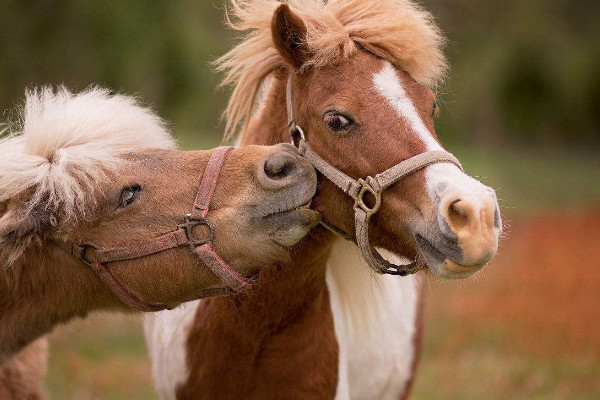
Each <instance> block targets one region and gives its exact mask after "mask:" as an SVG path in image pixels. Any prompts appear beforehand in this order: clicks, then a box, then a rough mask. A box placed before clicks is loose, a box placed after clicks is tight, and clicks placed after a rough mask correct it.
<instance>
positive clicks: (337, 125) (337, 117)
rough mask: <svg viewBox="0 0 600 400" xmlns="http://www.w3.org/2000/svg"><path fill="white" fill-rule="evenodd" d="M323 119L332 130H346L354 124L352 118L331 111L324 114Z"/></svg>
mask: <svg viewBox="0 0 600 400" xmlns="http://www.w3.org/2000/svg"><path fill="white" fill-rule="evenodd" d="M323 121H324V122H325V125H327V127H328V128H329V129H331V130H332V131H334V132H341V131H345V130H348V129H349V128H350V127H351V126H352V125H353V124H354V121H353V120H352V118H350V117H347V116H345V115H342V114H340V113H337V112H333V111H332V112H328V113H327V114H325V117H324V118H323Z"/></svg>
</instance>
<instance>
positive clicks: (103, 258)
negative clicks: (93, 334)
mask: <svg viewBox="0 0 600 400" xmlns="http://www.w3.org/2000/svg"><path fill="white" fill-rule="evenodd" d="M232 149H233V147H230V146H222V147H218V148H216V149H215V150H214V151H213V152H212V154H211V155H210V159H209V160H208V164H207V166H206V169H205V170H204V174H203V175H202V180H201V181H200V186H199V188H198V193H197V195H196V199H195V201H194V205H193V207H192V211H191V212H190V213H189V214H186V215H185V217H184V221H185V222H184V223H182V224H180V225H178V226H177V229H176V230H174V231H172V232H169V233H167V234H164V235H162V236H159V237H157V238H156V239H153V240H151V241H149V242H146V243H143V244H137V245H133V246H126V247H111V248H105V247H100V246H98V245H95V244H93V243H74V244H73V245H72V246H71V253H72V254H73V255H74V256H75V257H77V258H79V259H80V260H81V261H82V262H83V263H84V264H85V265H87V266H88V267H90V269H91V270H92V271H94V272H95V273H96V275H98V277H99V278H100V279H101V280H102V281H103V282H104V283H105V284H106V285H107V286H108V287H109V289H110V290H112V292H113V293H114V294H115V295H116V296H117V297H118V298H119V299H120V300H121V301H122V302H123V303H125V304H127V305H128V306H130V307H132V308H135V309H138V310H139V311H145V312H150V311H161V310H165V309H169V307H168V306H166V305H164V304H153V303H149V302H146V301H144V300H142V299H140V298H139V297H138V296H137V295H135V294H134V293H132V292H131V291H130V290H128V289H127V288H126V287H125V286H123V284H121V283H120V282H119V281H118V280H117V279H116V278H115V276H114V275H113V274H112V272H111V271H110V269H109V268H108V267H107V266H106V265H105V264H106V263H110V262H115V261H124V260H134V259H137V258H143V257H146V256H149V255H152V254H156V253H160V252H163V251H166V250H169V249H175V248H178V247H181V246H189V247H190V248H191V251H192V253H194V254H196V255H197V256H198V257H199V258H200V260H201V261H202V262H203V263H204V264H205V265H206V266H207V267H209V268H210V269H211V271H212V272H214V273H215V275H217V276H218V277H219V278H220V279H221V280H222V281H223V282H224V283H225V284H226V285H227V286H226V287H221V288H211V289H205V290H202V291H200V293H198V295H197V297H196V299H201V298H206V297H212V296H221V295H225V294H229V293H234V292H238V291H240V290H242V289H245V288H248V287H250V285H251V283H252V282H251V280H250V279H248V278H245V277H243V276H241V275H240V274H239V273H237V272H236V271H235V270H234V269H233V268H232V267H231V266H229V265H228V264H227V263H226V262H225V261H223V259H222V258H221V257H219V255H218V254H217V253H216V252H215V250H214V249H213V246H212V240H213V238H214V234H215V231H214V226H213V224H212V223H211V222H210V221H209V220H208V219H207V215H208V211H209V206H210V201H211V199H212V197H213V194H214V191H215V187H216V185H217V182H218V180H219V174H220V172H221V168H222V166H223V163H224V162H225V158H226V157H227V154H229V152H230V151H231V150H232ZM199 225H203V226H205V227H206V228H208V235H207V236H206V237H204V238H197V237H195V236H194V234H193V229H194V227H196V226H199Z"/></svg>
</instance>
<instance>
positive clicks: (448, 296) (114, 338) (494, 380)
mask: <svg viewBox="0 0 600 400" xmlns="http://www.w3.org/2000/svg"><path fill="white" fill-rule="evenodd" d="M183 144H184V146H185V145H187V147H190V146H195V145H196V144H197V143H193V144H191V143H183ZM202 144H203V145H206V143H202ZM212 144H213V143H211V145H212ZM452 150H453V151H454V152H455V153H456V154H457V155H458V156H459V157H460V159H461V160H462V162H463V164H464V166H465V169H466V171H467V172H471V173H473V174H476V175H478V176H480V179H482V180H483V181H484V182H485V183H487V184H488V185H491V186H492V187H494V188H496V189H497V190H498V193H499V197H500V199H501V200H500V202H501V207H502V208H503V213H504V217H505V219H507V223H506V228H505V238H504V241H503V242H502V245H501V249H500V252H499V255H498V257H497V259H496V260H495V261H494V262H493V263H492V265H491V266H490V267H489V268H487V269H486V270H485V271H484V272H483V273H482V274H480V275H478V276H476V277H474V278H472V279H469V280H468V281H460V282H448V281H440V280H436V279H432V280H430V282H429V284H428V301H427V317H426V335H425V347H424V357H423V359H422V363H421V366H420V369H419V374H418V379H417V381H416V386H415V390H414V395H413V398H414V399H427V400H436V399H463V400H470V399H490V400H494V399H516V400H520V399H523V400H525V399H528V400H538V399H539V400H555V399H556V400H559V399H578V400H587V399H590V400H592V399H594V400H595V399H598V398H600V379H599V377H600V340H598V339H599V338H600V298H599V297H598V293H600V272H599V271H598V267H599V266H600V265H599V261H598V260H600V186H599V185H598V182H600V179H599V178H600V160H598V158H597V157H596V158H595V157H594V156H593V154H591V153H590V154H587V155H585V154H579V153H577V154H575V153H567V152H559V153H552V154H548V153H547V154H540V153H526V152H523V151H521V152H510V151H501V152H498V151H496V152H489V153H485V152H481V151H479V152H477V151H474V150H469V149H460V148H459V149H452ZM47 386H48V389H49V392H50V395H51V398H53V399H75V400H86V399H112V400H120V399H128V400H130V399H131V400H133V399H154V398H156V397H155V395H154V393H153V389H152V381H151V373H150V364H149V360H148V357H147V354H146V349H145V343H144V338H143V334H142V330H141V319H140V317H135V316H119V315H106V314H97V315H94V316H92V317H90V318H88V319H87V320H85V321H78V322H75V323H73V324H70V325H68V326H66V327H60V328H59V329H57V330H56V331H55V332H54V333H53V334H52V335H51V355H50V368H49V373H48V378H47Z"/></svg>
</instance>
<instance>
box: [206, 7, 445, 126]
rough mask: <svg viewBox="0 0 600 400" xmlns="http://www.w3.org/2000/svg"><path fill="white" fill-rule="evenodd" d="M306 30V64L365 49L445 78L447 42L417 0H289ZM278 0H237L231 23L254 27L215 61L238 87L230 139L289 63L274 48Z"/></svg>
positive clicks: (426, 76)
mask: <svg viewBox="0 0 600 400" xmlns="http://www.w3.org/2000/svg"><path fill="white" fill-rule="evenodd" d="M285 3H287V4H288V5H289V6H290V7H291V9H292V10H293V11H294V12H295V13H297V14H298V15H299V16H301V17H302V19H303V20H304V23H305V24H306V27H307V39H306V41H307V45H308V48H309V49H310V53H311V54H312V57H311V59H310V60H308V62H307V63H306V64H305V66H304V67H315V68H319V67H323V66H326V65H330V64H334V63H337V62H340V61H343V60H345V59H348V58H349V57H350V56H351V55H352V54H354V53H355V52H356V51H357V50H358V49H359V48H360V47H363V48H366V49H368V50H369V51H371V52H373V53H374V54H377V55H378V56H380V57H382V58H383V59H385V60H387V61H389V62H391V63H392V64H393V65H395V66H396V67H398V68H400V69H403V70H405V71H406V72H408V73H409V74H410V75H411V76H412V77H413V78H414V79H415V80H416V81H418V82H420V83H422V84H424V85H426V86H429V87H432V88H433V87H435V86H436V85H437V84H438V83H439V82H440V81H441V80H442V79H443V77H444V74H445V71H446V68H447V66H446V59H445V56H444V54H443V52H442V47H443V44H444V42H445V40H444V38H443V36H442V34H441V32H440V30H439V28H438V27H437V26H436V24H435V22H434V19H433V17H432V15H431V14H430V13H429V12H427V11H425V10H424V9H423V8H422V7H421V6H419V5H417V4H415V3H414V2H412V1H411V0H330V1H327V0H288V1H285ZM281 4H282V2H281V1H276V0H231V7H230V10H229V12H228V15H227V22H228V25H229V26H230V27H231V28H233V29H235V30H237V31H248V32H247V33H246V35H245V36H244V38H243V40H242V41H241V42H240V43H239V44H238V45H237V46H235V47H234V48H233V49H232V50H230V51H229V52H228V53H227V54H225V55H224V56H223V57H221V58H220V59H218V60H217V61H216V63H215V64H216V67H217V70H219V71H225V72H226V75H225V78H224V80H223V82H222V85H231V86H233V87H234V90H233V94H232V96H231V98H230V101H229V104H228V106H227V109H226V110H225V113H224V117H225V119H226V129H225V137H226V138H228V137H231V136H232V135H233V134H234V131H235V130H236V129H237V127H238V125H240V123H241V122H242V121H246V122H247V121H248V120H249V118H250V117H251V114H252V111H253V108H254V104H255V102H256V97H257V93H258V92H259V89H260V87H261V84H262V83H263V81H264V80H265V78H266V77H267V76H269V75H270V74H271V73H272V72H274V71H276V70H280V69H282V68H285V62H284V60H283V58H282V57H281V55H280V54H279V52H278V51H277V49H276V48H275V46H274V43H273V40H272V36H271V18H272V17H273V13H274V11H275V9H276V8H277V7H278V6H279V5H281Z"/></svg>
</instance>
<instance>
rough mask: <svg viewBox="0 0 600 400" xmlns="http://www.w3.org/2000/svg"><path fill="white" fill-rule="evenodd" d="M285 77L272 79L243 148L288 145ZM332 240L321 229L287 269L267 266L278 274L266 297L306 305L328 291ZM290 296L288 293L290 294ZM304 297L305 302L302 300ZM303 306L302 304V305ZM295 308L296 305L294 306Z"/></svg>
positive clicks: (303, 244) (302, 245)
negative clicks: (280, 294) (281, 294)
mask: <svg viewBox="0 0 600 400" xmlns="http://www.w3.org/2000/svg"><path fill="white" fill-rule="evenodd" d="M286 79H287V78H286V77H285V76H277V77H275V78H273V81H272V84H271V86H270V88H269V91H268V93H267V95H266V97H265V100H264V103H263V104H262V105H261V109H260V110H259V111H258V113H257V115H256V116H255V117H254V118H252V120H251V121H250V123H249V124H248V128H247V129H246V131H245V132H244V134H243V135H242V138H241V144H242V145H250V144H255V145H267V146H270V145H275V144H279V143H282V142H286V141H288V137H289V134H288V131H287V126H288V122H287V111H286V94H285V82H286ZM332 243H333V236H332V235H331V234H329V233H328V232H327V231H325V230H324V229H322V228H316V229H314V230H313V231H312V232H311V233H309V234H308V236H307V237H306V238H305V239H304V240H302V241H301V242H300V244H298V245H297V246H295V247H294V248H293V249H292V250H291V251H290V253H291V254H292V260H291V263H290V264H289V265H285V266H276V265H274V266H270V267H269V266H266V267H265V268H263V269H264V270H265V271H266V274H269V271H278V272H277V276H276V277H273V279H272V281H270V282H269V284H268V286H267V287H266V289H267V291H266V292H265V294H267V293H270V294H274V293H276V292H277V291H278V290H279V291H281V290H283V291H284V292H287V291H288V290H289V289H291V290H293V292H291V293H294V294H295V295H294V296H289V295H288V297H292V298H294V299H296V300H297V301H298V302H300V303H303V302H306V301H309V299H311V298H314V297H315V296H316V294H318V292H319V291H320V290H322V289H323V288H325V285H326V284H325V267H326V263H327V258H328V257H329V251H330V249H331V246H332ZM287 294H289V292H288V293H287ZM302 294H305V298H304V299H303V298H302ZM299 305H301V304H299ZM291 306H293V305H291Z"/></svg>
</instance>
